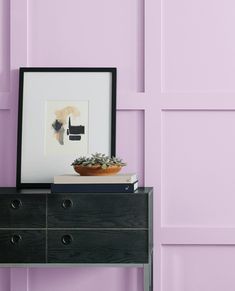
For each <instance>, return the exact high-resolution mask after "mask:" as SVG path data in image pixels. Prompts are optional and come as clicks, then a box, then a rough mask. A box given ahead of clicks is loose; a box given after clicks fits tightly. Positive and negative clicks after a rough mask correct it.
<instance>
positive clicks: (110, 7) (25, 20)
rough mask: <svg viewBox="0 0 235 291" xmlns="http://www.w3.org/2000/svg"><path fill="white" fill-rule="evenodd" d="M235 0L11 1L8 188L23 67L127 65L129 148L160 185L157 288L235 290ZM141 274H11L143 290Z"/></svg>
mask: <svg viewBox="0 0 235 291" xmlns="http://www.w3.org/2000/svg"><path fill="white" fill-rule="evenodd" d="M234 8H235V7H234V1H233V0H224V1H221V0H207V1H205V0H187V1H185V0H161V1H160V0H125V1H124V0H123V1H122V0H99V1H95V0H66V1H65V0H21V1H19V0H0V16H1V17H0V40H1V42H0V134H1V138H0V166H1V169H0V184H1V185H2V186H3V185H14V183H15V161H16V115H17V88H18V86H17V80H18V72H17V69H18V68H19V66H115V67H117V68H118V92H117V93H118V102H117V103H118V114H117V152H118V153H119V154H120V155H121V156H123V157H124V158H125V159H126V160H127V161H128V164H129V165H128V168H127V169H126V170H127V171H137V172H138V174H139V176H140V179H141V183H142V184H143V183H145V185H146V186H154V187H155V190H154V291H195V290H200V291H208V290H213V291H221V290H226V291H233V290H235V281H234V276H233V273H232V271H233V270H234V245H235V223H234V221H235V215H234V211H233V205H234V202H235V201H234V193H235V183H234V170H235V168H234V165H235V154H234V153H235V152H234V148H235V135H234V132H235V131H234V124H235V85H234V84H235V82H234V75H235V69H234V68H235V54H234V50H235V39H234V25H235V17H234ZM9 49H10V50H9ZM6 128H8V129H10V131H9V130H8V131H7V130H6ZM218 262H219V263H218ZM141 274H142V270H140V269H129V270H125V269H119V270H118V269H115V268H114V269H107V268H101V269H96V268H95V269H86V268H81V269H79V268H77V269H76V268H75V269H41V268H36V269H11V270H1V271H0V291H3V290H4V291H10V290H11V291H41V290H44V291H49V290H50V291H51V290H52V291H53V290H55V291H58V290H59V291H60V290H68V291H75V290H76V291H78V290H82V291H89V290H94V289H95V290H97V291H99V290H102V291H106V290H107V291H109V290H114V291H140V290H142V279H141Z"/></svg>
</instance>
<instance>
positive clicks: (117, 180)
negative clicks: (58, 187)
mask: <svg viewBox="0 0 235 291" xmlns="http://www.w3.org/2000/svg"><path fill="white" fill-rule="evenodd" d="M137 180H138V178H137V175H136V174H117V175H111V176H79V175H78V174H74V175H59V176H54V184H125V183H126V184H127V183H134V182H136V181H137Z"/></svg>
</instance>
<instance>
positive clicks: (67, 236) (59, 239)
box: [48, 230, 148, 264]
mask: <svg viewBox="0 0 235 291" xmlns="http://www.w3.org/2000/svg"><path fill="white" fill-rule="evenodd" d="M146 262H148V234H147V231H145V230H137V231H136V230H67V231H66V230H49V231H48V263H123V264H124V263H146Z"/></svg>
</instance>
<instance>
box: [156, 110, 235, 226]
mask: <svg viewBox="0 0 235 291" xmlns="http://www.w3.org/2000/svg"><path fill="white" fill-rule="evenodd" d="M234 205H235V111H163V112H162V205H161V207H162V225H164V226H188V227H190V226H212V227H213V226H214V227H220V226H222V227H235V211H234Z"/></svg>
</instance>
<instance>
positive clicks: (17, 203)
mask: <svg viewBox="0 0 235 291" xmlns="http://www.w3.org/2000/svg"><path fill="white" fill-rule="evenodd" d="M21 205H22V202H21V201H20V200H19V199H15V200H12V201H11V208H13V209H18V208H20V206H21Z"/></svg>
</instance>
